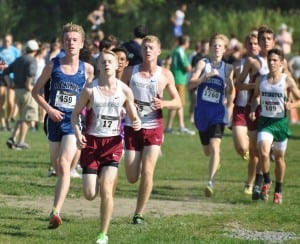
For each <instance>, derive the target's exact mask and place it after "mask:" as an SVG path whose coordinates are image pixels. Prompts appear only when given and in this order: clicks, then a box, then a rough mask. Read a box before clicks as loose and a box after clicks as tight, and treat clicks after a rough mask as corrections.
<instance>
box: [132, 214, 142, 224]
mask: <svg viewBox="0 0 300 244" xmlns="http://www.w3.org/2000/svg"><path fill="white" fill-rule="evenodd" d="M132 223H133V224H134V225H139V224H144V223H145V219H144V218H143V216H142V215H140V214H135V215H134V216H133V218H132Z"/></svg>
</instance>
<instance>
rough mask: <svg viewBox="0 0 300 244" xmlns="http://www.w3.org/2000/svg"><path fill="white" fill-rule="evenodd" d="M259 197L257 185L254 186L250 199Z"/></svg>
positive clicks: (259, 191)
mask: <svg viewBox="0 0 300 244" xmlns="http://www.w3.org/2000/svg"><path fill="white" fill-rule="evenodd" d="M260 198H261V190H260V187H259V186H257V185H256V186H254V187H253V191H252V200H259V199H260Z"/></svg>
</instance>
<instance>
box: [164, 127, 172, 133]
mask: <svg viewBox="0 0 300 244" xmlns="http://www.w3.org/2000/svg"><path fill="white" fill-rule="evenodd" d="M164 133H165V134H172V133H173V129H172V128H165V130H164Z"/></svg>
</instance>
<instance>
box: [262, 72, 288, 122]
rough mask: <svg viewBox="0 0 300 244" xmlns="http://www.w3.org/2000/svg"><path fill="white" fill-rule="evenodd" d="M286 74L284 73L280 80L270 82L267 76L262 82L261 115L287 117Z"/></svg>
mask: <svg viewBox="0 0 300 244" xmlns="http://www.w3.org/2000/svg"><path fill="white" fill-rule="evenodd" d="M286 77H287V75H286V74H282V77H281V79H280V81H279V82H277V83H276V84H270V83H269V82H268V79H267V76H265V77H264V78H263V79H262V81H261V83H260V105H261V116H263V117H271V118H284V117H285V106H284V104H285V102H286V101H287V96H286V93H285V87H286Z"/></svg>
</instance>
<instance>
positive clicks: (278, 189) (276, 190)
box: [275, 181, 282, 193]
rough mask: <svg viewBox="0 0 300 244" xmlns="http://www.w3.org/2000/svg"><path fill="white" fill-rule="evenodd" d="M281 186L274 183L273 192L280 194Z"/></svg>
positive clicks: (278, 183)
mask: <svg viewBox="0 0 300 244" xmlns="http://www.w3.org/2000/svg"><path fill="white" fill-rule="evenodd" d="M281 186H282V183H281V182H277V181H276V184H275V192H277V193H281Z"/></svg>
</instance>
